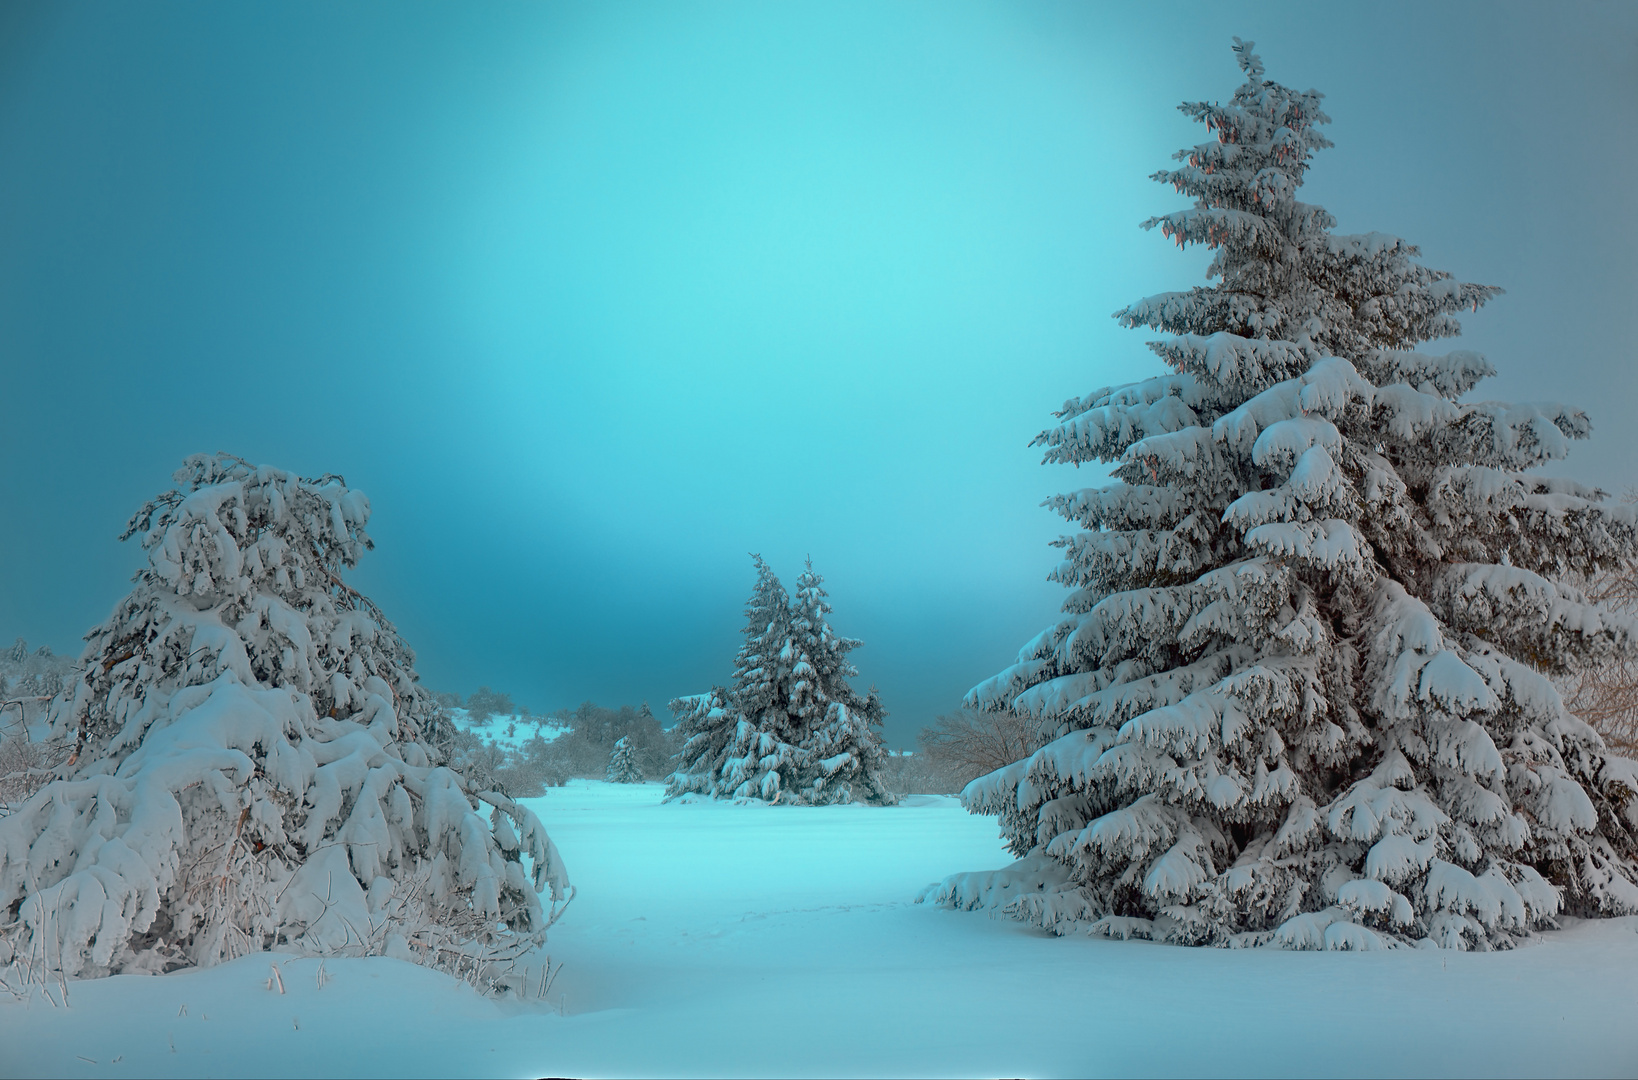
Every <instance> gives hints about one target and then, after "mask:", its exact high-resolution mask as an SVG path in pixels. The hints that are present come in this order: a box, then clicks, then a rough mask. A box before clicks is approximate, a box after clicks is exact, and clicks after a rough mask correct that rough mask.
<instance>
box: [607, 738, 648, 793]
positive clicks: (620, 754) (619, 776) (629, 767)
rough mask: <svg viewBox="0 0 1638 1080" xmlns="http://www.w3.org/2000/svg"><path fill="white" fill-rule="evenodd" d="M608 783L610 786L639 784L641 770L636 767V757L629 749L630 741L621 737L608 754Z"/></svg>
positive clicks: (641, 776) (641, 778)
mask: <svg viewBox="0 0 1638 1080" xmlns="http://www.w3.org/2000/svg"><path fill="white" fill-rule="evenodd" d="M608 781H609V783H611V784H641V783H642V782H643V770H641V769H639V768H638V767H637V757H636V754H635V753H633V751H632V748H631V739H630V738H628V737H626V736H621V738H620V740H619V741H618V742H616V743H615V744H614V750H613V751H612V752H611V753H610V754H609V771H608Z"/></svg>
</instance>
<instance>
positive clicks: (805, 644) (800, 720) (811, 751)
mask: <svg viewBox="0 0 1638 1080" xmlns="http://www.w3.org/2000/svg"><path fill="white" fill-rule="evenodd" d="M823 583H824V578H822V577H820V576H819V575H818V574H816V573H814V572H813V560H812V559H809V560H808V562H807V566H806V568H805V569H804V570H803V571H802V575H801V576H800V577H799V578H797V580H796V593H795V595H793V596H792V597H791V601H790V607H791V623H790V627H791V630H790V633H791V647H792V656H793V660H794V662H793V663H792V665H791V687H790V705H789V712H790V715H791V716H792V717H793V718H794V719H795V721H796V724H795V727H796V730H798V731H799V732H800V733H801V736H800V744H799V745H800V749H801V751H802V754H801V764H802V766H803V771H802V775H801V776H800V777H799V778H798V783H797V784H796V786H795V789H794V790H791V795H792V796H795V797H797V798H799V801H801V802H804V803H814V804H823V803H837V802H851V801H854V800H859V801H862V802H868V803H873V804H875V805H891V804H893V803H895V802H897V801H898V798H897V797H896V796H895V795H893V794H892V793H891V792H890V791H888V790H887V787H886V785H885V784H883V782H882V777H881V771H882V767H883V763H884V761H885V751H884V750H883V749H882V740H881V735H880V733H879V731H878V730H877V729H878V728H880V727H881V723H882V716H883V714H882V705H881V701H880V699H879V698H878V697H877V696H876V691H875V689H874V688H872V689H871V691H870V693H869V694H868V695H866V696H863V697H861V696H860V695H859V692H858V691H857V690H855V689H853V686H852V684H850V683H849V682H848V679H849V678H850V677H851V676H854V675H857V674H858V673H859V672H858V670H857V669H856V668H855V667H854V666H853V665H852V664H851V663H849V662H848V658H847V654H848V653H850V652H852V651H853V650H854V649H856V648H858V647H859V646H860V645H862V644H863V642H861V641H859V640H857V639H856V638H844V637H838V636H837V635H836V633H835V631H833V630H832V629H831V628H830V623H829V622H828V621H827V620H826V618H825V616H827V615H829V614H830V611H831V607H830V604H829V602H828V601H827V600H826V596H827V595H828V594H827V593H826V592H825V589H824V584H823ZM787 790H790V789H787Z"/></svg>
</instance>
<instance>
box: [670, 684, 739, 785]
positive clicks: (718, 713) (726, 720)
mask: <svg viewBox="0 0 1638 1080" xmlns="http://www.w3.org/2000/svg"><path fill="white" fill-rule="evenodd" d="M670 709H671V715H672V716H673V717H674V718H675V722H674V726H673V728H672V733H673V734H672V737H673V738H674V739H676V740H677V744H678V750H677V753H676V755H675V756H674V757H673V758H672V761H673V762H674V763H675V764H676V769H675V770H673V772H672V773H671V775H670V776H667V777H666V778H665V797H666V798H667V799H675V798H678V797H680V796H683V795H691V794H699V795H713V796H714V795H715V794H716V780H717V777H719V776H720V775H721V774H722V767H723V765H724V764H725V763H726V762H727V760H728V748H729V747H730V746H732V745H733V742H734V731H735V727H736V723H735V720H734V717H733V715H732V714H731V713H730V712H729V710H728V691H727V690H725V689H723V688H722V687H720V686H719V687H713V688H712V689H711V690H710V691H709V692H707V693H704V694H690V695H688V696H687V697H680V698H673V699H672V701H671V704H670Z"/></svg>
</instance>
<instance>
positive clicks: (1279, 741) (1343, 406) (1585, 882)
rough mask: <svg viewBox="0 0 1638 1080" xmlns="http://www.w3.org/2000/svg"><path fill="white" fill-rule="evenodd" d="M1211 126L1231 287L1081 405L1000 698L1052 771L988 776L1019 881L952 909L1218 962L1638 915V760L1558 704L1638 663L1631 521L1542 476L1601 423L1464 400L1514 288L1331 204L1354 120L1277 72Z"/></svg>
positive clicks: (1191, 166) (1173, 222) (1066, 427)
mask: <svg viewBox="0 0 1638 1080" xmlns="http://www.w3.org/2000/svg"><path fill="white" fill-rule="evenodd" d="M1235 52H1236V54H1237V56H1238V59H1239V64H1240V68H1241V70H1242V71H1243V72H1244V74H1245V76H1246V81H1245V83H1244V84H1243V85H1241V86H1240V88H1239V89H1238V90H1236V91H1235V93H1234V96H1233V98H1232V100H1231V101H1229V102H1227V103H1224V104H1217V103H1205V102H1199V103H1189V104H1185V105H1183V106H1182V109H1183V111H1184V112H1185V113H1186V114H1188V115H1189V116H1190V117H1192V118H1193V119H1195V120H1197V121H1198V122H1200V123H1203V124H1204V125H1205V126H1206V128H1207V130H1208V131H1210V132H1211V133H1212V134H1213V135H1214V136H1215V138H1214V139H1212V140H1210V141H1208V142H1206V143H1203V144H1202V145H1199V146H1196V147H1193V148H1190V149H1187V150H1184V151H1182V152H1181V153H1180V154H1179V155H1177V156H1178V159H1179V161H1180V162H1181V164H1180V165H1179V166H1178V167H1177V168H1175V169H1171V170H1167V171H1164V172H1161V173H1157V174H1156V175H1155V179H1157V180H1159V181H1162V182H1164V183H1166V184H1169V185H1171V186H1173V187H1174V188H1175V189H1176V190H1178V191H1180V192H1182V193H1184V194H1186V195H1188V196H1190V197H1192V198H1193V199H1194V205H1193V206H1192V207H1191V208H1190V209H1187V210H1182V211H1179V212H1177V213H1172V214H1166V215H1164V216H1161V217H1157V218H1154V219H1151V220H1150V221H1148V222H1145V227H1146V228H1150V227H1158V228H1159V229H1160V230H1161V231H1162V232H1163V233H1164V234H1165V235H1166V236H1168V237H1170V238H1172V239H1173V240H1175V241H1176V242H1177V243H1178V244H1179V245H1188V244H1204V245H1206V246H1207V247H1208V248H1211V249H1213V250H1214V251H1215V253H1216V255H1215V258H1214V259H1213V261H1212V263H1211V266H1210V270H1209V277H1210V278H1215V279H1216V283H1215V284H1212V285H1209V286H1203V287H1196V288H1194V289H1191V290H1189V291H1187V292H1178V293H1166V294H1162V295H1159V296H1153V297H1150V298H1148V299H1146V300H1142V301H1140V302H1138V303H1136V304H1134V305H1132V306H1131V307H1128V308H1126V309H1124V310H1122V311H1120V312H1117V313H1116V316H1115V317H1116V318H1117V319H1119V320H1120V321H1121V323H1122V324H1124V325H1126V326H1129V327H1136V328H1146V329H1151V330H1156V331H1159V332H1161V333H1162V334H1165V335H1167V336H1166V337H1164V338H1163V339H1162V340H1160V341H1157V342H1154V343H1152V346H1151V347H1152V348H1153V349H1154V350H1155V352H1156V353H1157V354H1158V355H1159V356H1160V357H1161V358H1162V359H1163V360H1164V361H1165V363H1166V364H1167V366H1168V367H1170V368H1171V369H1172V373H1171V374H1168V375H1163V376H1159V377H1156V378H1151V379H1146V380H1144V381H1141V382H1137V383H1131V384H1128V385H1125V386H1119V387H1112V388H1107V389H1102V390H1098V391H1095V392H1094V393H1091V394H1088V395H1087V396H1085V397H1083V398H1079V399H1074V400H1071V401H1069V402H1067V403H1066V404H1065V405H1064V407H1063V409H1062V410H1060V411H1059V412H1058V414H1057V415H1058V417H1059V419H1060V421H1061V422H1060V423H1059V425H1058V426H1056V427H1054V428H1052V429H1050V430H1048V431H1046V432H1044V433H1042V434H1041V436H1039V438H1038V439H1037V444H1038V445H1042V446H1044V447H1045V448H1046V460H1047V461H1048V462H1070V463H1074V464H1077V465H1079V464H1081V463H1092V462H1109V463H1113V466H1114V467H1113V470H1112V471H1113V477H1114V480H1115V482H1114V483H1112V484H1109V485H1107V486H1103V487H1094V488H1088V489H1085V490H1082V491H1077V492H1074V493H1071V494H1068V495H1064V496H1061V497H1058V498H1055V499H1053V500H1051V501H1050V502H1051V505H1052V507H1053V508H1054V509H1055V510H1056V511H1057V512H1058V513H1060V514H1062V515H1063V516H1064V517H1065V518H1067V519H1068V520H1069V521H1071V522H1073V523H1075V524H1076V525H1077V526H1079V527H1080V529H1081V530H1082V531H1080V532H1078V533H1076V534H1075V535H1073V536H1071V537H1066V538H1065V539H1064V540H1062V541H1060V544H1061V545H1062V547H1063V548H1064V554H1065V557H1064V560H1063V562H1062V563H1061V565H1060V566H1059V567H1058V569H1057V571H1056V572H1055V574H1054V576H1055V578H1056V579H1057V580H1059V581H1061V582H1062V583H1063V584H1064V585H1065V586H1066V587H1068V588H1069V589H1070V590H1071V592H1070V595H1069V598H1068V599H1067V600H1066V601H1065V604H1064V612H1065V614H1064V617H1063V618H1062V619H1060V620H1059V621H1058V622H1056V623H1055V624H1054V625H1052V626H1050V627H1048V628H1047V629H1046V630H1045V631H1044V632H1042V633H1041V634H1040V635H1039V636H1038V637H1036V638H1035V639H1033V640H1032V641H1030V642H1029V643H1028V644H1027V645H1026V646H1025V647H1024V648H1023V650H1022V651H1021V652H1020V654H1019V657H1018V662H1017V663H1016V664H1015V665H1014V666H1012V667H1010V668H1008V669H1007V670H1005V671H1003V672H1002V673H1001V674H999V675H997V676H995V677H994V678H992V679H990V680H989V681H987V682H985V683H983V684H982V685H980V686H979V687H977V688H976V689H975V690H973V691H972V693H971V695H970V697H969V701H970V703H972V704H976V705H979V706H982V707H986V708H1011V709H1015V710H1017V711H1019V712H1020V713H1023V714H1026V715H1028V716H1029V717H1031V718H1033V720H1034V722H1035V724H1036V726H1037V735H1038V742H1039V745H1040V749H1039V750H1038V751H1037V752H1035V753H1034V754H1033V755H1031V756H1030V757H1028V758H1026V759H1024V760H1022V761H1019V762H1017V763H1015V764H1013V765H1010V766H1008V767H1006V768H1004V769H1001V770H999V771H997V772H995V773H992V774H990V775H989V776H986V777H982V778H980V779H978V780H976V781H974V782H973V783H972V784H971V785H969V787H968V788H967V790H966V792H965V793H964V799H965V801H966V803H967V805H968V806H969V808H971V809H972V810H974V811H975V812H983V813H997V814H999V815H1000V816H1001V821H1002V825H1003V829H1004V832H1005V835H1006V836H1007V838H1008V840H1009V841H1010V843H1011V845H1012V847H1013V850H1014V851H1015V852H1016V853H1017V854H1019V855H1021V856H1023V858H1022V859H1021V860H1020V862H1019V863H1017V864H1015V866H1013V867H1012V868H1010V869H1009V870H1006V871H1001V872H996V873H991V874H964V875H957V876H955V877H952V878H950V879H948V880H947V881H946V882H945V883H944V884H943V885H942V886H941V887H938V888H937V889H936V890H934V893H933V895H935V896H936V897H937V898H939V899H942V900H944V901H945V902H948V903H953V904H957V905H960V906H968V907H972V906H981V905H982V906H993V907H998V908H1001V909H1003V910H1006V911H1008V912H1009V913H1011V914H1014V915H1016V916H1018V917H1020V918H1025V919H1029V920H1033V921H1035V922H1037V923H1039V924H1040V925H1042V926H1045V927H1048V928H1050V929H1053V930H1057V931H1059V932H1067V931H1069V930H1070V929H1073V928H1077V927H1079V928H1085V929H1090V930H1092V931H1093V932H1098V933H1105V934H1111V935H1116V936H1127V935H1138V936H1145V937H1154V938H1157V939H1164V940H1169V941H1176V942H1183V943H1191V944H1198V943H1213V944H1257V943H1263V942H1275V943H1279V944H1284V945H1286V946H1289V947H1298V948H1325V947H1329V948H1373V947H1382V946H1386V945H1395V944H1400V943H1407V942H1431V943H1434V944H1437V945H1441V946H1446V947H1478V948H1487V947H1494V946H1503V945H1507V944H1509V943H1511V942H1512V941H1514V940H1516V939H1517V938H1518V937H1519V936H1520V935H1523V934H1526V933H1528V932H1529V931H1530V930H1531V929H1532V928H1535V927H1540V926H1543V925H1549V924H1550V919H1551V917H1552V916H1553V915H1554V914H1555V913H1557V912H1561V911H1566V912H1571V913H1575V914H1597V913H1626V912H1634V911H1638V887H1635V886H1634V884H1633V883H1634V882H1635V881H1638V838H1635V830H1638V767H1635V765H1634V763H1633V762H1631V761H1628V760H1625V759H1623V758H1619V757H1616V756H1614V755H1612V754H1611V753H1610V751H1609V750H1608V749H1607V748H1606V747H1605V745H1604V743H1603V742H1602V740H1601V739H1600V738H1599V737H1598V735H1597V734H1596V733H1595V732H1594V731H1593V730H1592V729H1591V728H1589V727H1588V726H1587V725H1586V724H1584V723H1583V722H1582V721H1580V720H1579V719H1577V718H1576V717H1575V716H1573V715H1571V714H1570V713H1569V712H1568V711H1567V710H1566V709H1565V707H1564V704H1563V702H1562V700H1561V699H1560V697H1559V694H1558V692H1557V691H1556V690H1555V689H1554V687H1553V684H1552V682H1551V681H1550V680H1549V676H1552V675H1555V674H1560V673H1564V672H1568V671H1574V670H1576V669H1577V668H1579V667H1582V666H1584V665H1587V664H1589V663H1594V662H1599V661H1602V660H1607V659H1608V658H1609V657H1611V656H1614V655H1631V653H1632V650H1633V648H1634V641H1635V637H1638V632H1635V628H1634V626H1633V624H1632V623H1631V622H1630V621H1628V620H1626V619H1623V618H1620V617H1617V616H1615V615H1612V614H1611V613H1610V612H1609V611H1607V610H1605V609H1603V608H1601V607H1599V606H1598V605H1596V604H1592V603H1590V602H1589V601H1588V600H1587V598H1586V597H1585V595H1584V594H1583V593H1582V592H1581V591H1579V590H1578V588H1577V585H1576V583H1577V582H1578V581H1581V580H1583V579H1584V578H1585V577H1586V576H1587V575H1590V574H1593V573H1595V572H1597V571H1600V570H1602V569H1604V568H1607V567H1609V566H1612V565H1614V563H1615V562H1616V560H1617V559H1619V558H1622V557H1626V556H1630V555H1631V554H1632V552H1633V551H1634V543H1635V522H1634V515H1633V512H1632V508H1631V507H1630V506H1622V505H1612V504H1610V503H1608V502H1606V501H1605V499H1604V494H1603V493H1602V492H1599V491H1596V490H1593V489H1590V488H1588V487H1586V486H1583V485H1581V484H1577V483H1573V482H1570V481H1567V480H1555V479H1548V478H1546V477H1542V476H1538V475H1534V474H1533V472H1532V470H1534V469H1535V468H1536V467H1537V466H1540V465H1542V464H1545V463H1547V462H1551V461H1554V460H1557V459H1560V458H1562V457H1564V456H1565V454H1566V452H1567V451H1568V448H1569V444H1570V441H1571V440H1574V439H1580V438H1585V437H1586V436H1587V435H1588V433H1589V431H1590V425H1589V423H1588V420H1587V417H1586V416H1585V415H1584V414H1583V413H1581V412H1580V411H1577V410H1575V409H1571V408H1566V407H1564V406H1560V405H1508V404H1501V403H1497V402H1485V401H1471V402H1468V401H1464V400H1463V399H1464V398H1465V397H1466V396H1467V395H1468V393H1469V391H1471V390H1472V389H1473V387H1474V386H1475V385H1476V384H1477V383H1478V382H1479V381H1480V380H1481V379H1482V378H1484V377H1485V376H1487V375H1489V374H1491V373H1492V369H1491V367H1490V365H1489V363H1487V362H1486V361H1485V359H1484V358H1483V357H1480V356H1478V355H1476V354H1474V353H1472V352H1461V351H1457V352H1449V353H1445V354H1443V355H1427V354H1423V353H1419V352H1415V351H1412V349H1413V346H1415V345H1416V344H1417V343H1419V342H1424V341H1428V340H1432V339H1436V338H1445V337H1452V336H1455V335H1456V334H1457V333H1458V331H1459V326H1458V323H1457V320H1456V318H1455V315H1456V313H1457V312H1459V311H1461V310H1463V309H1477V308H1478V306H1479V305H1481V304H1483V303H1485V302H1486V301H1488V300H1490V299H1491V298H1492V297H1493V296H1495V295H1496V294H1497V292H1498V291H1499V290H1497V289H1494V288H1490V287H1486V286H1481V285H1471V284H1466V283H1463V282H1459V281H1456V280H1454V279H1453V278H1452V277H1451V275H1449V274H1447V273H1442V272H1439V271H1435V270H1430V269H1427V268H1425V267H1423V266H1421V265H1419V264H1418V263H1417V262H1416V261H1415V258H1416V256H1417V254H1418V252H1417V249H1416V248H1415V247H1413V246H1411V245H1409V244H1407V243H1405V242H1404V241H1402V240H1399V239H1397V238H1395V237H1392V236H1386V235H1383V234H1380V233H1369V234H1365V235H1358V236H1343V235H1335V234H1333V233H1332V232H1331V231H1330V230H1331V229H1332V227H1333V226H1334V224H1335V222H1334V220H1333V219H1332V218H1331V216H1330V215H1329V214H1328V213H1326V212H1325V211H1324V210H1323V209H1321V208H1320V207H1318V206H1315V205H1312V204H1309V203H1304V202H1302V201H1300V200H1299V199H1298V198H1297V194H1298V189H1299V188H1300V186H1301V184H1302V182H1303V178H1304V175H1305V173H1306V172H1307V169H1308V167H1309V162H1310V158H1311V156H1312V155H1313V154H1314V152H1315V151H1317V150H1319V149H1322V148H1324V147H1327V146H1329V145H1330V143H1329V142H1328V141H1327V140H1325V139H1324V138H1323V137H1322V136H1321V135H1320V134H1319V132H1318V128H1317V125H1319V124H1322V123H1325V122H1326V121H1327V117H1326V116H1325V115H1324V113H1322V112H1321V111H1320V98H1321V95H1319V94H1318V93H1315V92H1313V91H1308V92H1306V93H1298V92H1295V91H1292V90H1290V89H1288V88H1286V87H1284V86H1281V85H1279V84H1278V83H1275V82H1272V81H1269V80H1267V79H1265V78H1264V76H1263V66H1262V64H1261V63H1260V62H1259V60H1258V59H1257V57H1256V56H1255V55H1254V54H1253V52H1252V46H1251V43H1250V42H1246V43H1240V42H1239V41H1238V39H1237V40H1236V43H1235Z"/></svg>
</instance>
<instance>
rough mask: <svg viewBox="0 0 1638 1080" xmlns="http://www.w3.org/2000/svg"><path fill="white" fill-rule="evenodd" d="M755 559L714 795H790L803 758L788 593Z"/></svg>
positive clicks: (804, 765)
mask: <svg viewBox="0 0 1638 1080" xmlns="http://www.w3.org/2000/svg"><path fill="white" fill-rule="evenodd" d="M751 559H752V561H753V562H754V563H755V564H756V587H755V588H754V589H753V590H752V592H751V598H750V600H749V601H747V602H746V605H745V644H744V645H742V646H740V650H739V654H738V655H737V656H736V657H735V658H734V681H733V684H732V685H731V686H730V687H729V688H728V711H729V714H730V715H731V716H733V718H734V735H733V741H732V743H730V745H729V747H728V752H727V755H726V757H725V759H724V761H723V764H722V767H721V768H720V769H719V770H718V772H717V774H716V777H715V779H714V780H713V783H712V791H711V793H712V794H713V795H714V796H715V797H717V798H719V799H720V798H734V799H763V800H766V801H768V802H778V801H789V800H788V799H787V798H786V796H785V793H786V792H787V791H789V790H790V788H791V786H792V782H793V781H795V782H797V784H798V786H799V785H800V782H801V781H802V779H803V773H804V772H805V771H806V768H807V762H806V761H805V760H803V758H804V755H803V752H802V750H801V748H800V743H801V741H802V728H801V726H800V723H799V721H798V720H797V718H796V717H795V716H793V715H791V712H790V704H791V696H790V695H791V683H792V681H793V679H792V676H791V668H792V666H793V665H794V664H795V662H796V658H795V657H794V656H793V655H792V649H791V610H790V597H789V595H788V594H787V593H786V592H785V586H784V585H782V584H780V581H779V578H778V577H777V576H776V575H775V574H774V572H773V570H772V568H770V567H769V566H768V564H767V563H766V562H764V561H763V559H762V556H760V555H752V556H751Z"/></svg>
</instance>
